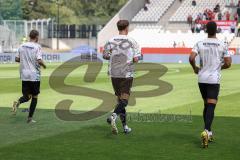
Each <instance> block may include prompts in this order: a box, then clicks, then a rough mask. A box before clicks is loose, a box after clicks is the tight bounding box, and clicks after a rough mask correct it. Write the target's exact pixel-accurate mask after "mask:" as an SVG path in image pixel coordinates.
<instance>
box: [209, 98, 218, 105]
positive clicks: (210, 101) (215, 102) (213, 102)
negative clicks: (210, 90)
mask: <svg viewBox="0 0 240 160" xmlns="http://www.w3.org/2000/svg"><path fill="white" fill-rule="evenodd" d="M217 102H218V101H217V100H216V99H207V103H208V104H217Z"/></svg>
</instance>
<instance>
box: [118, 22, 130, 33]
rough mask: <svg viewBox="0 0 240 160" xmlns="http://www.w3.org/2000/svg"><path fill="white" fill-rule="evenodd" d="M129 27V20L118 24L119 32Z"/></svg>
mask: <svg viewBox="0 0 240 160" xmlns="http://www.w3.org/2000/svg"><path fill="white" fill-rule="evenodd" d="M128 26H129V21H128V20H119V21H118V23H117V27H118V30H119V31H123V30H125V29H126V28H127V27H128Z"/></svg>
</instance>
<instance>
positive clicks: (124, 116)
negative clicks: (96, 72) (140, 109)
mask: <svg viewBox="0 0 240 160" xmlns="http://www.w3.org/2000/svg"><path fill="white" fill-rule="evenodd" d="M120 119H121V122H122V125H123V127H124V126H126V125H127V114H126V109H125V108H124V109H123V110H122V113H121V114H120Z"/></svg>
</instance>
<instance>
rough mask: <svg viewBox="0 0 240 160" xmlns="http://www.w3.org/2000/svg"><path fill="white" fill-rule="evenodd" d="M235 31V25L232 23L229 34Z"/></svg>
mask: <svg viewBox="0 0 240 160" xmlns="http://www.w3.org/2000/svg"><path fill="white" fill-rule="evenodd" d="M235 30H236V25H235V23H234V22H233V23H232V24H231V33H235Z"/></svg>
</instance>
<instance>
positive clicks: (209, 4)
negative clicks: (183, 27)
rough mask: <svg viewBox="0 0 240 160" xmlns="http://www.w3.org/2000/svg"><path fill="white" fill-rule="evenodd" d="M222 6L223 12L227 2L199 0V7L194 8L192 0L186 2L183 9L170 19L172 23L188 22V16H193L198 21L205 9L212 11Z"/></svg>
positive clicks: (223, 0)
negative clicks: (217, 6)
mask: <svg viewBox="0 0 240 160" xmlns="http://www.w3.org/2000/svg"><path fill="white" fill-rule="evenodd" d="M218 3H219V5H220V10H221V11H223V10H224V8H225V0H198V1H197V6H192V0H184V1H183V4H182V5H181V7H179V8H178V10H177V11H176V12H175V13H174V15H173V16H172V17H171V18H170V21H171V22H186V21H187V16H188V15H192V16H193V19H196V17H197V15H198V14H199V13H203V11H204V10H205V9H211V10H213V8H214V7H215V6H216V4H218Z"/></svg>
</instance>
